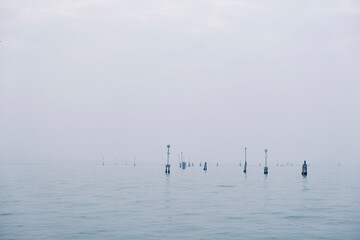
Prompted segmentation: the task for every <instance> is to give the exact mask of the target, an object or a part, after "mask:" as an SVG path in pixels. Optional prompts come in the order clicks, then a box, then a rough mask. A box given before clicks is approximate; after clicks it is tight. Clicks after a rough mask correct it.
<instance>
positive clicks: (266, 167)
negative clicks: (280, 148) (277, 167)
mask: <svg viewBox="0 0 360 240" xmlns="http://www.w3.org/2000/svg"><path fill="white" fill-rule="evenodd" d="M264 151H265V167H264V174H268V166H267V152H268V150H267V149H266V148H265V150H264Z"/></svg>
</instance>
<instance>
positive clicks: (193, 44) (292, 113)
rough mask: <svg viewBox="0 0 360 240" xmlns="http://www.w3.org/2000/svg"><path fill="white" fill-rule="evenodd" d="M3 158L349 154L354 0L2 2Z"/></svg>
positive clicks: (253, 159)
mask: <svg viewBox="0 0 360 240" xmlns="http://www.w3.org/2000/svg"><path fill="white" fill-rule="evenodd" d="M0 12H1V18H0V30H1V31H0V32H1V34H0V40H1V42H0V163H29V164H31V163H38V162H49V163H70V162H78V163H94V164H96V163H99V164H100V163H101V162H102V157H103V156H104V157H105V160H106V161H111V162H113V163H115V159H116V158H117V159H118V161H119V163H120V162H122V163H124V162H125V161H128V164H131V163H132V159H133V158H134V157H136V159H137V162H138V164H139V165H140V164H165V162H166V145H167V144H170V145H171V148H170V151H171V155H170V162H171V164H172V166H176V164H177V162H178V154H180V152H183V153H184V155H185V156H186V160H188V158H190V161H191V162H194V163H198V162H205V161H207V162H209V163H213V164H215V163H217V162H219V163H224V164H230V165H231V164H236V165H238V163H239V162H243V160H244V148H245V147H247V149H248V161H249V164H251V163H256V164H257V163H259V162H262V161H263V159H264V149H265V148H267V149H269V153H268V155H269V158H268V159H269V164H274V163H277V162H278V163H286V162H292V163H297V164H301V163H302V162H303V161H304V160H307V162H308V163H310V164H323V163H331V164H337V163H339V162H341V163H343V164H353V163H358V162H359V161H358V160H359V156H360V147H359V144H360V141H359V137H360V126H359V122H360V111H359V109H360V108H359V103H360V94H359V90H360V81H359V76H360V68H359V66H358V65H359V62H360V48H359V42H360V31H359V29H360V28H359V24H358V23H359V20H360V4H359V3H358V2H357V1H316V2H304V1H291V2H279V1H272V2H268V1H232V0H228V1H212V2H207V1H178V2H168V1H161V0H156V1H152V2H148V1H131V2H129V1H124V2H117V1H111V0H109V1H97V0H93V1H71V2H57V1H49V2H41V1H32V2H31V3H29V2H26V1H16V2H13V1H6V0H5V1H2V2H1V3H0Z"/></svg>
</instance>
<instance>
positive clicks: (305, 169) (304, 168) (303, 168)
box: [301, 161, 307, 176]
mask: <svg viewBox="0 0 360 240" xmlns="http://www.w3.org/2000/svg"><path fill="white" fill-rule="evenodd" d="M301 175H303V176H307V164H306V161H304V164H303V165H302V171H301Z"/></svg>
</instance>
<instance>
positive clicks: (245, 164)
mask: <svg viewBox="0 0 360 240" xmlns="http://www.w3.org/2000/svg"><path fill="white" fill-rule="evenodd" d="M246 166H247V161H246V148H245V163H244V173H246Z"/></svg>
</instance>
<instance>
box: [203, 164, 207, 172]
mask: <svg viewBox="0 0 360 240" xmlns="http://www.w3.org/2000/svg"><path fill="white" fill-rule="evenodd" d="M206 170H207V162H205V163H204V171H206Z"/></svg>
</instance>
